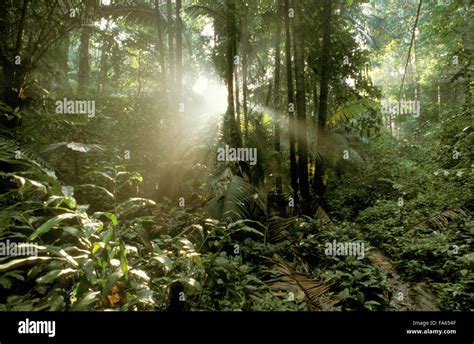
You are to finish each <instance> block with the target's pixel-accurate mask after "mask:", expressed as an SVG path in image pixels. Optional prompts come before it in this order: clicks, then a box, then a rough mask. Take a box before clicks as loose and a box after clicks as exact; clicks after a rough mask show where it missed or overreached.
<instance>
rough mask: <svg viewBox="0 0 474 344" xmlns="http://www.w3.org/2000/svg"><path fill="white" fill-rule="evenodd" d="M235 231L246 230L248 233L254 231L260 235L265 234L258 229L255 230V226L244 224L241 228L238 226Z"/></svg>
mask: <svg viewBox="0 0 474 344" xmlns="http://www.w3.org/2000/svg"><path fill="white" fill-rule="evenodd" d="M236 232H248V233H254V234H258V235H260V236H262V237H264V236H265V234H263V233H262V232H259V231H258V230H256V229H255V228H252V227H249V226H244V227H242V228H239V229H237V230H236Z"/></svg>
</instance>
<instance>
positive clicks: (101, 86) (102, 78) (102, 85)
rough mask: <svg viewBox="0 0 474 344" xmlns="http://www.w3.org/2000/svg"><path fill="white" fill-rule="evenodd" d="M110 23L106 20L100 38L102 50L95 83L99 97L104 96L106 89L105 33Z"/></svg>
mask: <svg viewBox="0 0 474 344" xmlns="http://www.w3.org/2000/svg"><path fill="white" fill-rule="evenodd" d="M109 24H110V21H109V20H107V24H106V27H105V32H104V36H103V38H102V48H101V53H100V70H99V79H98V82H97V93H98V94H99V95H102V94H104V92H105V89H106V83H107V71H108V64H107V53H108V52H109V49H110V39H109V37H108V36H107V31H108V29H109Z"/></svg>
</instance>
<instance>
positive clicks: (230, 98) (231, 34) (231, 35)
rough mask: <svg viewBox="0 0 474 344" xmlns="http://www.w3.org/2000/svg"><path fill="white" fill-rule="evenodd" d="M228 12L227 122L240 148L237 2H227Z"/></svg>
mask: <svg viewBox="0 0 474 344" xmlns="http://www.w3.org/2000/svg"><path fill="white" fill-rule="evenodd" d="M225 4H226V12H227V24H226V26H227V28H226V30H227V49H226V83H227V112H226V120H227V125H228V128H229V138H230V142H231V144H232V145H233V146H234V147H239V146H240V140H239V135H238V131H237V126H236V121H235V106H234V56H235V51H234V49H235V46H236V43H235V41H236V27H235V0H226V2H225Z"/></svg>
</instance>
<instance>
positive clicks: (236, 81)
mask: <svg viewBox="0 0 474 344" xmlns="http://www.w3.org/2000/svg"><path fill="white" fill-rule="evenodd" d="M234 51H237V47H234ZM234 90H235V112H236V115H237V118H236V121H237V123H236V124H237V131H238V132H239V136H240V135H241V130H240V91H239V64H235V69H234Z"/></svg>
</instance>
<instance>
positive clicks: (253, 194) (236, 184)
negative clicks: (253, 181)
mask: <svg viewBox="0 0 474 344" xmlns="http://www.w3.org/2000/svg"><path fill="white" fill-rule="evenodd" d="M222 187H223V188H222V191H220V192H219V193H218V194H217V195H216V196H215V197H214V198H212V199H211V200H210V201H209V202H208V203H207V204H206V206H205V209H206V211H207V212H208V213H209V215H210V216H211V217H212V218H214V219H217V220H221V219H226V220H229V221H232V222H233V221H237V220H240V219H244V218H251V217H252V213H254V212H255V211H256V210H262V211H263V210H264V209H265V207H264V205H263V202H262V200H261V199H260V197H259V194H258V191H257V190H256V189H255V188H254V187H253V186H252V185H250V184H249V183H247V182H245V181H244V180H243V179H242V178H240V177H237V176H233V177H232V179H231V180H230V181H229V182H227V183H225V184H223V185H222Z"/></svg>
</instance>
